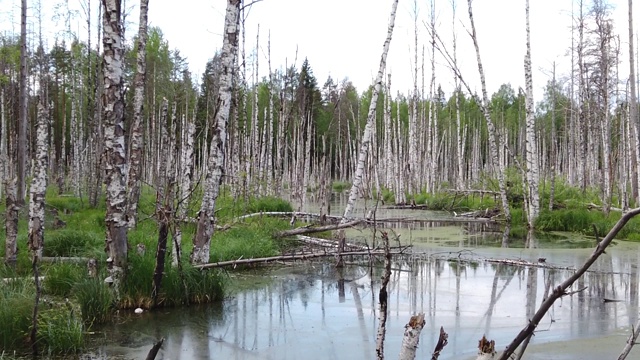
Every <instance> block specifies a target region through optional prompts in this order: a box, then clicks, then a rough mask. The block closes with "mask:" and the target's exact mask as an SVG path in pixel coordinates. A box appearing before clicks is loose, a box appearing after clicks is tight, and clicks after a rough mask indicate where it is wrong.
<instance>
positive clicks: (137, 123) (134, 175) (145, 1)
mask: <svg viewBox="0 0 640 360" xmlns="http://www.w3.org/2000/svg"><path fill="white" fill-rule="evenodd" d="M148 11H149V0H141V1H140V22H139V26H138V43H137V45H136V46H137V55H136V76H135V79H134V90H133V91H134V92H133V124H132V125H131V143H130V144H129V171H128V173H127V177H128V178H127V186H128V191H129V193H128V198H127V201H128V204H127V205H128V208H127V216H128V221H129V223H128V226H129V229H133V228H135V226H136V219H137V217H138V200H139V198H140V177H141V173H142V168H141V166H142V147H143V146H144V144H143V142H142V110H143V105H144V90H145V83H146V78H147V51H146V46H147V19H148V17H147V14H148Z"/></svg>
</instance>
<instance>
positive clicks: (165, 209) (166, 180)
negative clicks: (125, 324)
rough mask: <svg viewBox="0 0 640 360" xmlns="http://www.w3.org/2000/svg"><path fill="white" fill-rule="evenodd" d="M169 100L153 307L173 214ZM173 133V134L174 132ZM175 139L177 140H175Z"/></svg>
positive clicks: (158, 182)
mask: <svg viewBox="0 0 640 360" xmlns="http://www.w3.org/2000/svg"><path fill="white" fill-rule="evenodd" d="M168 106H169V105H168V101H167V99H166V98H164V99H163V100H162V116H161V117H160V124H161V125H160V126H161V132H162V142H163V143H164V144H165V147H164V153H163V154H162V155H163V156H162V158H163V159H162V161H161V162H160V169H159V170H158V177H157V178H156V189H157V195H156V218H157V221H158V246H157V249H156V266H155V270H154V272H153V284H152V288H151V298H152V299H153V307H156V306H157V305H158V296H159V294H160V289H161V285H162V275H163V273H164V263H165V261H164V260H165V257H166V253H167V238H168V237H169V223H170V218H169V217H170V214H171V211H170V210H171V205H170V203H171V200H172V199H171V185H170V184H172V183H173V179H172V178H173V177H174V176H173V174H172V173H173V169H174V166H173V162H172V160H171V159H172V158H173V147H172V146H171V145H170V144H171V143H172V141H171V139H169V133H168V131H167V108H168ZM175 113H176V104H175V103H174V104H173V114H174V115H173V116H172V120H173V121H172V124H175V120H176V119H175ZM172 135H173V134H172ZM174 141H175V140H174Z"/></svg>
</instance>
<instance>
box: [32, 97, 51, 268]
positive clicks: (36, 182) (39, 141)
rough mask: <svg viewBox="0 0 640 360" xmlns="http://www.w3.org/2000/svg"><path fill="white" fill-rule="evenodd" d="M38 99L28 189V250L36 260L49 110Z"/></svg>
mask: <svg viewBox="0 0 640 360" xmlns="http://www.w3.org/2000/svg"><path fill="white" fill-rule="evenodd" d="M43 102H44V99H42V97H41V98H40V101H39V102H38V126H37V130H36V131H37V133H36V154H35V168H34V169H33V179H31V188H30V189H29V249H30V250H31V251H33V254H34V256H36V257H37V258H41V257H42V250H43V245H44V224H45V222H44V205H45V200H44V196H45V193H46V191H47V167H48V166H49V109H48V108H47V107H46V105H45V104H44V103H43Z"/></svg>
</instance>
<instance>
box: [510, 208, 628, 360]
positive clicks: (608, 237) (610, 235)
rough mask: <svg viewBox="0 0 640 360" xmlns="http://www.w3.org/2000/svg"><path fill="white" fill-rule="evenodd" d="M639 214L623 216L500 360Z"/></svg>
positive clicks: (513, 348) (511, 351) (516, 346)
mask: <svg viewBox="0 0 640 360" xmlns="http://www.w3.org/2000/svg"><path fill="white" fill-rule="evenodd" d="M638 214H640V208H636V209H633V210H630V211H629V212H627V213H625V214H623V215H622V217H621V218H620V220H618V222H617V223H616V224H615V225H614V226H613V228H612V229H611V230H610V231H609V233H608V234H607V235H606V236H605V237H604V238H603V239H602V241H599V242H598V245H597V246H596V248H595V250H594V251H593V253H592V254H591V256H589V258H588V259H587V260H586V261H585V263H584V264H583V265H582V267H581V268H580V269H578V270H576V271H575V272H574V273H573V275H571V276H570V277H569V278H567V279H566V280H565V281H563V282H562V283H561V284H560V285H558V286H557V287H556V288H555V289H554V290H553V291H552V292H551V294H550V295H549V297H548V298H547V299H546V300H545V301H543V302H542V304H541V305H540V307H539V308H538V311H536V313H535V315H534V316H533V317H532V318H531V319H530V320H529V324H527V326H525V327H524V328H523V329H522V330H521V331H520V333H518V335H517V336H516V337H515V338H514V339H513V341H512V342H511V344H509V346H508V347H507V349H506V350H505V351H504V353H502V355H501V356H500V360H507V359H509V358H510V356H511V354H513V353H514V352H515V350H516V349H517V348H518V346H520V344H521V343H522V342H523V341H524V340H525V339H526V338H527V337H528V336H529V335H530V334H532V333H533V332H534V331H535V329H536V327H537V326H538V324H539V323H540V320H542V318H543V317H544V316H545V314H546V313H547V311H549V309H551V306H553V303H554V302H555V301H556V300H558V299H559V298H561V297H563V296H565V295H568V294H569V292H568V289H569V288H570V287H571V286H572V285H573V283H574V282H576V281H577V280H578V279H579V278H580V277H581V276H582V275H584V273H585V272H587V271H588V270H589V268H590V267H591V265H593V263H594V262H595V261H596V260H597V259H598V257H600V255H602V254H603V253H604V251H605V249H606V248H607V246H609V244H611V241H613V239H614V238H615V236H616V235H617V234H618V232H619V231H620V230H621V229H622V228H623V227H624V226H625V225H626V224H627V222H629V220H631V219H632V218H633V217H635V216H636V215H638Z"/></svg>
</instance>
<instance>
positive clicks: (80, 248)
mask: <svg viewBox="0 0 640 360" xmlns="http://www.w3.org/2000/svg"><path fill="white" fill-rule="evenodd" d="M99 242H100V241H99V240H98V239H97V234H95V233H90V232H87V231H82V230H72V229H63V230H56V231H52V232H49V233H48V234H47V235H46V240H45V246H44V251H43V254H44V256H78V255H81V254H84V253H85V251H86V250H87V248H89V247H93V246H97V245H98V244H99Z"/></svg>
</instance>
